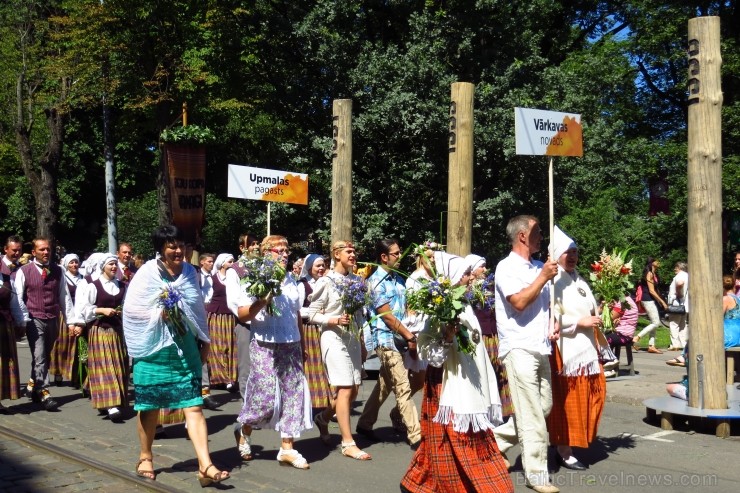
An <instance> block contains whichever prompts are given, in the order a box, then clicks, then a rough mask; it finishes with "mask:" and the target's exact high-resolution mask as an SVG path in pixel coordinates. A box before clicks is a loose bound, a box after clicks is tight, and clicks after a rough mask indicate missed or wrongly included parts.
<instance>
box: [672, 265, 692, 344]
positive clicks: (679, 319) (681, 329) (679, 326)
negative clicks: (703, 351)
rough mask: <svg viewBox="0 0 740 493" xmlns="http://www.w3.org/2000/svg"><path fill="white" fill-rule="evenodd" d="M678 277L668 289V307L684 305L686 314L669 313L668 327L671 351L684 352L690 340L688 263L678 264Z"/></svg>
mask: <svg viewBox="0 0 740 493" xmlns="http://www.w3.org/2000/svg"><path fill="white" fill-rule="evenodd" d="M673 270H674V272H675V273H676V275H675V276H674V277H673V281H671V287H670V288H668V306H678V305H683V307H684V310H685V313H670V312H669V313H668V326H669V328H670V331H671V347H670V348H668V350H669V351H683V348H684V347H685V346H686V342H687V341H688V340H689V273H688V272H687V270H688V266H687V265H686V262H676V265H675V266H674V268H673Z"/></svg>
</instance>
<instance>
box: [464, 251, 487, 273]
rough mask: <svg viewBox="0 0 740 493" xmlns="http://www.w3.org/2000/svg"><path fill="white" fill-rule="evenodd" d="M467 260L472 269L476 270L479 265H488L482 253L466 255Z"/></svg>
mask: <svg viewBox="0 0 740 493" xmlns="http://www.w3.org/2000/svg"><path fill="white" fill-rule="evenodd" d="M465 262H467V263H468V265H469V266H470V270H471V271H474V270H475V269H477V268H478V267H481V266H483V265H486V259H485V258H483V257H481V256H480V255H475V254H474V253H471V254H469V255H466V256H465Z"/></svg>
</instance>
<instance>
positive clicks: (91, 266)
mask: <svg viewBox="0 0 740 493" xmlns="http://www.w3.org/2000/svg"><path fill="white" fill-rule="evenodd" d="M105 255H108V254H107V253H101V252H94V253H91V254H90V256H89V257H87V260H85V262H84V266H85V271H84V272H82V275H84V276H92V277H93V278H97V277H96V276H95V275H94V274H95V273H96V272H98V269H99V268H100V260H101V259H102V258H103V257H104V256H105Z"/></svg>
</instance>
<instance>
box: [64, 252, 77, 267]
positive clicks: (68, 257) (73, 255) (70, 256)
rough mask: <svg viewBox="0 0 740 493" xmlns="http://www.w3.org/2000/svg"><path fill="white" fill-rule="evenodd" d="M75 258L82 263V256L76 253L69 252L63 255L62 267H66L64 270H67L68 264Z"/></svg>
mask: <svg viewBox="0 0 740 493" xmlns="http://www.w3.org/2000/svg"><path fill="white" fill-rule="evenodd" d="M73 260H76V261H77V263H78V264H79V263H80V257H78V256H77V254H76V253H68V254H67V255H65V256H64V257H62V267H63V268H64V270H67V266H68V265H69V263H70V262H71V261H73Z"/></svg>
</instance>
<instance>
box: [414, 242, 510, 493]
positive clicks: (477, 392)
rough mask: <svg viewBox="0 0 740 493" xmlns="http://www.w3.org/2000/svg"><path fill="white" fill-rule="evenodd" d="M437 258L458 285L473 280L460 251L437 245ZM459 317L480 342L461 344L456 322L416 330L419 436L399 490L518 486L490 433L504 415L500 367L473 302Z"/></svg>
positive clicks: (434, 492) (447, 492) (429, 492)
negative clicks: (467, 347) (465, 347)
mask: <svg viewBox="0 0 740 493" xmlns="http://www.w3.org/2000/svg"><path fill="white" fill-rule="evenodd" d="M435 263H436V267H437V270H438V271H439V272H440V273H441V274H443V275H445V276H447V277H449V278H450V280H451V282H452V285H453V286H458V285H463V284H467V283H468V282H469V281H470V269H469V268H468V266H467V264H466V262H465V260H464V259H463V258H461V257H457V256H455V255H450V254H447V253H442V252H437V253H435ZM459 322H460V324H462V325H464V326H465V328H466V329H467V331H468V334H469V336H470V340H471V342H473V344H474V346H475V351H474V352H473V353H471V354H467V353H465V352H462V351H460V350H459V348H458V344H457V338H456V337H455V334H456V332H457V331H458V330H459V327H458V325H456V324H449V325H447V326H446V327H444V328H443V329H442V333H441V334H440V333H439V332H437V329H436V328H434V324H430V325H429V326H428V327H426V328H425V329H423V330H422V331H421V333H420V334H419V337H418V344H419V354H420V356H421V357H423V358H425V359H427V360H428V361H429V366H428V368H427V371H426V382H425V386H424V397H423V399H422V410H421V416H422V419H421V436H422V439H421V445H420V447H419V449H418V450H417V451H416V454H414V457H413V459H412V460H411V465H410V466H409V468H408V470H407V471H406V474H405V475H404V477H403V479H402V480H401V491H402V492H412V493H452V492H459V491H496V492H513V491H514V485H513V484H512V482H511V478H510V477H509V473H508V471H507V469H506V465H505V463H504V460H503V457H502V455H501V453H500V452H499V450H498V447H497V445H496V439H495V438H494V436H493V429H494V427H495V426H498V425H499V424H501V422H502V420H501V401H500V398H499V393H498V387H497V384H496V375H495V374H494V371H493V367H492V366H491V361H490V360H489V358H488V354H487V353H486V349H485V347H484V346H483V338H482V336H481V330H480V326H479V324H478V321H477V319H476V317H475V314H474V313H473V311H472V308H470V306H466V307H465V310H464V311H463V313H461V314H460V316H459Z"/></svg>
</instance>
